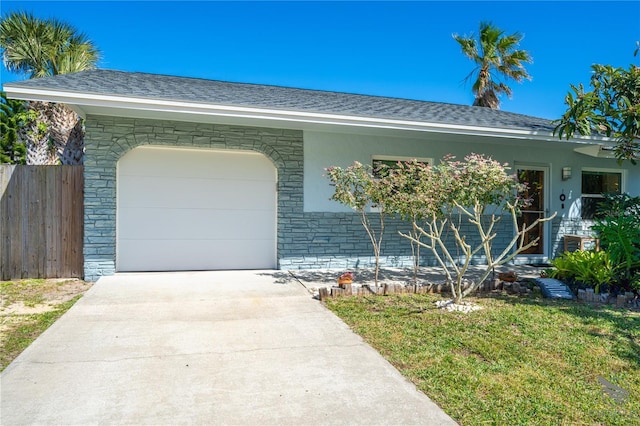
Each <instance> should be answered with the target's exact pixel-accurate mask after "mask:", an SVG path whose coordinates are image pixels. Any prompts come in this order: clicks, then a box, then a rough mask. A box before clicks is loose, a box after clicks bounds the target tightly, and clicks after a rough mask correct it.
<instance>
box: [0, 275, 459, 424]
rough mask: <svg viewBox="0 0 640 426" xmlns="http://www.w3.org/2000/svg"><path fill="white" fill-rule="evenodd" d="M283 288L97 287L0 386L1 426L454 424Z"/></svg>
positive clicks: (302, 297) (328, 318)
mask: <svg viewBox="0 0 640 426" xmlns="http://www.w3.org/2000/svg"><path fill="white" fill-rule="evenodd" d="M278 274H280V275H278ZM278 276H282V271H277V272H272V271H268V272H259V271H234V272H185V273H158V274H118V275H115V276H111V277H103V278H101V279H100V280H99V281H98V283H96V284H95V285H94V286H93V287H92V288H91V290H89V291H88V292H87V293H86V295H85V296H84V297H83V298H82V299H81V300H80V301H79V302H78V303H77V304H76V305H75V306H74V307H73V308H72V309H71V310H69V312H67V313H66V314H65V315H64V316H63V317H62V318H61V319H60V320H59V321H58V322H56V323H55V324H54V325H53V326H52V327H51V328H50V329H49V330H47V331H46V332H45V333H44V334H42V336H40V338H38V339H37V340H36V341H35V342H34V343H33V344H32V345H31V346H30V347H29V348H28V349H27V350H25V351H24V352H23V353H22V354H21V355H20V356H19V357H18V358H17V359H16V360H15V361H14V362H13V363H12V364H11V365H10V366H9V367H7V369H6V370H5V371H4V372H3V373H2V377H1V394H0V397H1V401H0V404H1V405H0V413H1V417H0V423H1V424H2V425H22V424H48V425H54V424H55V425H61V424H65V425H70V424H83V425H88V424H154V425H169V424H171V425H173V424H198V425H200V424H202V425H209V424H239V425H280V424H290V425H293V424H295V425H303V424H304V425H314V424H367V425H374V424H380V425H382V424H385V425H392V424H393V425H397V424H403V425H404V424H423V425H438V424H455V422H453V420H452V419H451V418H450V417H448V416H447V415H446V414H445V413H444V412H443V411H442V410H440V409H439V408H438V407H437V406H436V405H435V404H434V403H433V402H431V400H429V398H427V397H426V396H425V395H424V394H422V393H420V392H418V391H417V390H416V389H415V387H414V386H413V385H412V384H411V383H409V382H408V381H406V380H405V379H404V378H403V377H402V376H401V375H400V374H399V373H398V372H397V371H396V370H395V369H394V368H393V367H392V366H391V365H390V364H389V363H388V362H386V361H385V360H384V359H383V358H382V357H381V356H380V355H379V354H378V353H377V352H376V351H374V350H373V349H372V348H371V347H369V346H368V345H366V344H365V343H364V342H363V341H362V340H361V339H360V337H358V336H357V335H355V334H354V333H352V332H351V331H350V330H349V329H348V327H346V326H345V325H344V323H342V322H341V321H340V320H339V319H337V318H336V317H335V316H334V315H333V314H332V313H330V312H329V311H328V310H326V309H325V308H324V307H323V306H322V305H321V304H320V303H319V302H318V301H316V300H313V299H311V297H310V294H309V293H308V291H307V290H305V289H304V288H303V287H302V286H301V285H300V284H299V283H298V282H297V281H295V280H282V279H278V278H277V277H278Z"/></svg>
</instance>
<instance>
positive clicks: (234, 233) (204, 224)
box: [119, 208, 276, 241]
mask: <svg viewBox="0 0 640 426" xmlns="http://www.w3.org/2000/svg"><path fill="white" fill-rule="evenodd" d="M122 213H123V214H122V216H123V218H125V219H123V220H122V221H121V223H120V228H119V231H120V233H121V234H122V235H126V239H146V240H154V239H183V240H189V239H193V240H199V239H233V238H236V239H239V240H251V239H254V238H257V239H267V238H270V239H271V240H273V241H275V236H274V234H273V224H274V223H275V221H276V217H275V212H274V211H273V210H231V209H229V210H209V209H201V210H194V209H161V210H158V211H155V212H154V213H153V214H150V209H145V208H127V209H122ZM229 215H233V216H234V217H235V219H236V220H237V221H241V222H242V223H243V226H221V225H224V223H225V221H226V220H227V217H228V216H229ZM194 223H199V224H200V226H199V227H197V228H196V227H194V226H193V224H194ZM158 230H162V232H158ZM123 239H124V238H123Z"/></svg>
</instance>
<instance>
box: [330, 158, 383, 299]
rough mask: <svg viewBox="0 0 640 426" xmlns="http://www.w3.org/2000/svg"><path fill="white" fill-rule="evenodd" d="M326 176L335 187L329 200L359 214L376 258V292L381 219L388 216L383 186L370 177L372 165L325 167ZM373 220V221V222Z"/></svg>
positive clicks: (355, 164)
mask: <svg viewBox="0 0 640 426" xmlns="http://www.w3.org/2000/svg"><path fill="white" fill-rule="evenodd" d="M326 173H327V177H328V178H329V180H331V184H332V185H333V187H334V190H335V191H334V194H333V196H332V197H331V199H332V200H335V201H338V202H339V203H341V204H344V205H346V206H348V207H350V208H352V209H353V210H355V211H356V212H358V214H359V215H360V221H361V222H362V226H363V227H364V229H365V231H366V233H367V235H368V236H369V239H370V240H371V245H372V246H373V254H374V257H375V281H374V282H375V287H376V291H377V289H378V273H379V271H380V248H381V245H382V237H383V234H384V218H385V215H386V214H387V205H386V203H385V200H386V199H387V198H388V197H387V194H385V193H384V191H385V186H383V185H382V181H381V180H380V179H378V178H376V177H375V176H374V174H373V170H372V167H371V166H368V165H364V164H362V163H359V162H357V161H356V162H354V163H353V165H351V166H349V167H347V168H344V169H343V168H341V167H337V166H334V167H328V168H327V169H326ZM372 218H375V219H373V220H372Z"/></svg>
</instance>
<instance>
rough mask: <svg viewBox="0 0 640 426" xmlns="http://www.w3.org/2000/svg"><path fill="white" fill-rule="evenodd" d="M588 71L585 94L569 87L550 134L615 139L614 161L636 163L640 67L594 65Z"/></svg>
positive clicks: (639, 139) (638, 153)
mask: <svg viewBox="0 0 640 426" xmlns="http://www.w3.org/2000/svg"><path fill="white" fill-rule="evenodd" d="M591 68H592V70H593V74H592V75H591V81H590V85H591V88H592V90H591V91H589V92H585V89H584V86H583V85H582V84H579V85H578V86H575V85H573V84H572V85H571V91H569V93H568V94H567V96H566V97H565V104H566V105H567V110H566V112H565V113H564V115H563V116H562V117H561V118H560V119H559V120H558V121H557V123H558V125H557V126H556V128H555V130H554V133H555V132H557V133H558V135H559V137H560V138H562V137H566V138H567V139H569V138H570V137H572V136H573V135H574V134H575V133H576V132H578V133H579V134H581V135H585V136H588V135H592V134H601V135H606V136H608V137H612V138H615V139H616V147H615V151H614V152H615V155H616V158H618V160H619V161H620V162H621V161H623V160H629V161H631V163H632V164H636V162H637V160H638V157H639V156H640V67H638V66H636V65H633V64H631V65H629V69H624V68H615V67H613V66H611V65H598V64H596V65H592V67H591ZM572 92H573V93H572Z"/></svg>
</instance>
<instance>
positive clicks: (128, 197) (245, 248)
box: [116, 147, 277, 271]
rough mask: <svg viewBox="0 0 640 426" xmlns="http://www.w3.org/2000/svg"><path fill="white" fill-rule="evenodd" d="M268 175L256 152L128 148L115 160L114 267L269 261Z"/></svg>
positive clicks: (272, 217)
mask: <svg viewBox="0 0 640 426" xmlns="http://www.w3.org/2000/svg"><path fill="white" fill-rule="evenodd" d="M276 181H277V174H276V169H275V166H274V165H273V164H272V163H271V162H270V161H269V160H268V159H267V158H266V157H265V156H263V155H261V154H258V153H252V152H229V151H209V150H190V149H166V148H159V147H141V148H135V149H133V150H132V151H130V152H129V153H127V154H126V155H125V156H124V157H122V158H121V159H120V161H119V162H118V177H117V185H118V187H117V197H118V207H117V211H118V213H117V252H116V258H117V259H116V267H117V270H119V271H171V270H203V269H205V270H206V269H260V268H274V267H275V266H276V242H277V240H276V227H277V213H276V207H277V197H276Z"/></svg>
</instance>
